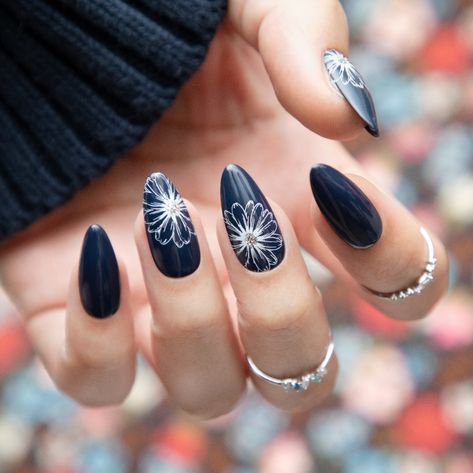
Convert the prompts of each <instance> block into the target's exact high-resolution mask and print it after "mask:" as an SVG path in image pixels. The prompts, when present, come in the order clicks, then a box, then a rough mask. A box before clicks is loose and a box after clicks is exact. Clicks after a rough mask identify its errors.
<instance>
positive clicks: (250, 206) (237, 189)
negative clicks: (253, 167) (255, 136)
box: [220, 164, 284, 272]
mask: <svg viewBox="0 0 473 473" xmlns="http://www.w3.org/2000/svg"><path fill="white" fill-rule="evenodd" d="M220 198H221V202H222V212H223V219H224V222H225V226H226V228H227V233H228V238H229V239H230V243H231V245H232V248H233V250H234V251H235V254H236V256H237V258H238V259H239V261H240V263H241V264H242V265H243V266H244V267H245V268H247V269H249V270H250V271H255V272H261V271H268V270H270V269H273V268H275V267H276V266H277V265H278V264H279V263H280V262H281V261H282V260H283V258H284V241H283V238H282V235H281V231H280V229H279V225H278V222H277V220H276V218H275V217H274V214H273V211H272V209H271V207H270V205H269V204H268V201H267V200H266V198H265V197H264V195H263V193H262V192H261V190H260V189H259V187H258V186H257V185H256V183H255V181H253V179H252V178H251V176H250V175H249V174H248V173H247V172H246V171H245V170H244V169H242V168H241V167H239V166H237V165H236V164H230V165H229V166H227V167H226V168H225V170H224V171H223V174H222V180H221V183H220Z"/></svg>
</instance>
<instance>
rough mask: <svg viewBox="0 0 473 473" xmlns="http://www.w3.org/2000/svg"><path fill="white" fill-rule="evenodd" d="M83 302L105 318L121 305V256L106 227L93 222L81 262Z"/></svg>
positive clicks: (90, 312)
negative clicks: (119, 266)
mask: <svg viewBox="0 0 473 473" xmlns="http://www.w3.org/2000/svg"><path fill="white" fill-rule="evenodd" d="M79 293H80V299H81V302H82V306H83V307H84V309H85V311H86V312H87V313H88V314H89V315H91V316H92V317H96V318H98V319H105V318H107V317H110V316H111V315H113V314H114V313H115V312H116V311H117V310H118V307H119V305H120V276H119V271H118V264H117V258H116V257H115V253H114V251H113V248H112V244H111V243H110V240H109V239H108V236H107V234H106V233H105V230H104V229H103V228H102V227H101V226H100V225H91V226H90V227H89V228H88V230H87V232H86V233H85V236H84V242H83V244H82V252H81V256H80V264H79Z"/></svg>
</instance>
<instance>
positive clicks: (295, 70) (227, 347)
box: [0, 0, 447, 417]
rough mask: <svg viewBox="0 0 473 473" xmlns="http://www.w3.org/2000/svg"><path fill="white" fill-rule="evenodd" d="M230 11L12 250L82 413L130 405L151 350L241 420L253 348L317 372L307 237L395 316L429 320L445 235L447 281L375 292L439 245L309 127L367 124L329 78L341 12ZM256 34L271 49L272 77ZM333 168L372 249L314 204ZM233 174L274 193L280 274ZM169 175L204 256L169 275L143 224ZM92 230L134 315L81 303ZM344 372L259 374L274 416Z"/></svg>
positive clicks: (339, 42) (14, 288) (196, 395)
mask: <svg viewBox="0 0 473 473" xmlns="http://www.w3.org/2000/svg"><path fill="white" fill-rule="evenodd" d="M271 5H273V6H272V7H271V8H270V6H271ZM274 5H276V6H274ZM229 8H230V11H229V17H230V19H229V23H228V24H227V25H225V26H224V28H222V31H221V32H220V33H219V36H218V38H217V39H216V41H215V42H214V44H213V45H212V47H211V50H210V52H209V55H208V58H207V60H206V63H205V64H204V66H203V67H202V69H201V71H200V72H198V74H197V75H196V76H195V77H194V79H193V80H192V81H191V82H190V83H189V84H188V85H187V86H186V87H185V88H184V90H182V92H181V94H180V96H179V98H178V100H177V101H176V103H175V105H174V106H173V108H172V109H171V110H169V112H168V113H167V114H166V116H165V117H163V119H162V120H161V121H160V122H159V123H158V124H157V125H156V126H155V127H154V128H153V129H152V130H151V131H150V133H149V135H148V136H147V138H146V139H145V140H144V141H143V142H142V143H141V144H140V145H139V146H138V147H136V148H135V149H134V150H133V151H131V152H130V153H129V154H128V155H127V156H126V157H125V158H124V159H122V160H121V161H120V162H118V163H117V164H116V165H115V166H114V167H113V168H112V169H111V170H110V171H109V172H108V173H107V174H106V175H105V176H103V177H102V178H100V179H97V180H96V181H94V182H93V183H92V184H91V185H90V186H89V187H87V189H85V190H83V191H82V192H80V193H78V194H77V195H76V197H75V198H74V199H73V200H72V201H71V202H69V203H68V204H66V205H64V206H63V207H61V208H59V209H57V210H55V211H54V212H52V213H51V214H50V215H48V216H47V217H45V218H43V219H41V220H40V221H38V222H37V223H35V224H34V225H32V226H31V227H30V228H29V229H28V230H26V231H24V232H22V233H21V234H18V235H16V236H15V237H14V238H12V239H11V240H10V241H8V242H5V243H4V244H3V245H2V247H1V254H0V274H1V278H2V282H3V284H4V285H5V287H6V289H7V291H8V293H9V294H10V296H11V298H12V299H13V301H14V302H15V304H16V305H17V307H18V308H19V310H20V311H21V313H22V314H23V315H24V317H25V322H26V326H27V329H28V332H29V334H30V336H31V339H32V341H33V343H34V345H35V347H36V350H37V352H38V354H39V356H40V357H41V358H42V360H43V362H44V363H45V366H46V368H47V370H48V372H49V373H50V375H51V377H52V378H53V379H54V381H55V382H56V384H57V385H58V386H59V387H60V388H61V389H63V390H64V391H65V392H67V393H68V394H70V395H71V396H72V397H74V398H75V399H77V400H78V401H80V402H82V403H84V404H87V405H103V404H113V403H118V402H121V401H122V400H123V399H124V397H125V396H126V395H127V393H128V391H129V389H130V387H131V385H132V383H133V379H134V369H135V354H136V351H137V350H140V351H141V352H142V353H144V355H145V356H146V358H147V359H148V360H149V361H150V363H151V364H152V365H153V366H154V368H155V369H156V371H157V373H158V374H159V376H160V378H161V380H162V382H163V384H164V385H165V387H166V389H167V390H168V392H169V394H170V396H171V397H172V398H173V399H174V401H175V402H176V403H177V404H178V405H179V406H181V407H182V408H183V409H185V410H187V411H189V412H191V413H194V414H197V415H200V416H202V417H214V416H217V415H219V414H222V413H224V412H228V411H229V410H230V409H231V408H232V407H233V406H234V404H235V403H236V401H237V400H238V399H239V398H240V397H241V396H242V394H243V392H244V390H245V385H246V377H247V368H246V363H245V361H244V356H243V353H248V354H249V355H250V356H251V357H252V359H253V360H254V361H255V363H256V365H257V366H258V367H260V368H261V369H262V370H263V371H265V372H266V373H269V374H271V375H273V376H275V377H285V376H295V375H298V374H302V373H305V372H307V371H310V370H313V369H314V368H316V367H317V365H318V364H319V363H320V361H321V360H322V358H323V356H324V354H325V350H326V349H327V345H328V343H329V339H330V335H329V328H328V322H327V319H326V316H325V313H324V309H323V304H322V300H321V296H320V294H319V293H318V291H317V290H316V289H315V288H314V286H313V283H312V281H311V280H310V279H309V277H308V275H307V271H306V269H305V266H304V264H303V262H302V259H301V256H300V254H299V250H298V248H299V244H300V245H302V246H303V247H305V248H306V249H307V250H308V251H309V252H310V253H312V254H313V255H314V256H315V257H316V258H317V259H319V260H320V261H321V262H322V263H323V264H325V265H326V266H327V267H329V268H330V269H331V270H332V271H333V272H334V273H335V274H336V275H337V276H339V277H340V278H342V279H343V280H344V281H345V283H346V284H347V288H349V289H350V290H355V291H358V292H359V293H360V294H361V295H362V296H363V297H365V298H366V299H367V300H368V301H369V302H370V303H372V304H373V305H375V306H376V307H378V308H379V309H380V310H382V311H383V312H385V313H386V314H388V315H390V316H392V317H394V318H399V319H403V320H413V319H416V318H419V317H422V316H423V315H425V314H426V313H427V312H428V310H429V309H430V307H431V306H432V305H433V304H434V303H435V302H436V301H437V300H438V298H439V297H440V296H441V294H442V293H443V291H444V290H445V287H446V282H447V259H446V255H445V251H444V249H443V247H442V245H441V244H440V243H439V242H438V240H437V239H435V238H434V245H435V251H436V256H437V259H438V263H437V268H436V270H435V278H434V281H433V282H432V283H431V284H430V285H429V286H428V287H427V288H426V289H425V290H424V291H423V292H422V294H421V295H419V296H414V297H411V298H409V299H407V300H405V301H398V302H391V301H386V300H383V299H379V298H378V297H376V296H373V295H371V294H369V293H368V292H367V291H365V290H363V289H362V288H361V286H367V287H370V288H371V289H374V290H377V291H380V292H391V291H394V290H397V289H399V288H403V287H406V286H407V285H409V284H411V282H412V281H414V280H416V279H417V278H418V276H419V274H420V273H421V272H422V270H423V268H424V266H425V256H426V250H425V242H424V240H423V238H422V236H421V235H420V233H419V227H420V224H419V222H417V221H416V220H415V218H414V217H413V216H412V215H410V214H409V212H407V211H406V210H405V209H404V208H403V207H402V206H401V205H400V204H399V203H397V202H396V201H395V200H394V199H393V198H392V197H390V196H387V195H386V194H384V193H383V192H382V191H380V190H379V189H378V188H376V187H375V186H374V185H373V184H372V183H371V182H370V181H369V180H367V178H366V177H364V172H363V170H362V169H361V168H360V166H359V165H358V164H357V163H356V162H355V161H354V160H353V159H352V158H351V157H350V156H348V154H347V153H346V151H345V150H344V149H343V148H342V147H341V146H340V145H339V144H337V143H335V142H331V141H327V140H325V139H323V138H321V137H320V136H317V135H316V134H314V133H312V132H311V131H309V129H310V130H313V131H315V132H317V133H319V134H321V135H323V136H327V137H330V138H347V137H350V136H353V135H354V134H355V133H357V132H359V131H361V130H362V128H363V126H364V125H365V124H364V123H363V122H362V121H361V120H360V119H359V117H358V116H357V115H356V114H355V113H354V112H353V110H352V109H351V108H350V107H349V105H348V104H347V102H346V101H345V100H344V99H343V98H342V97H340V96H339V95H338V94H337V93H336V92H335V90H334V89H333V87H331V86H330V83H329V80H328V78H327V76H326V73H325V72H324V69H323V63H322V59H321V58H322V54H323V51H325V50H326V49H327V48H328V47H334V48H336V49H338V50H341V51H346V49H347V34H346V25H345V22H344V18H343V14H342V12H341V10H340V7H339V5H338V3H336V2H335V1H329V2H326V3H324V4H323V5H321V4H319V5H316V4H314V3H313V2H309V1H307V2H305V1H300V2H299V3H298V6H297V8H295V7H294V6H293V5H292V6H291V5H290V2H283V1H279V2H257V1H252V2H243V1H238V0H234V1H233V2H230V7H229ZM334 25H337V27H334ZM242 38H244V39H245V40H246V41H248V42H249V43H250V44H252V45H253V46H255V47H258V49H259V52H260V54H261V56H262V57H263V62H264V66H263V62H262V61H261V57H260V56H259V55H258V54H257V53H256V52H255V50H254V49H252V48H251V47H250V46H249V45H248V44H247V43H246V42H245V40H244V39H242ZM265 68H266V71H267V72H266V71H265ZM268 74H269V76H268ZM274 91H276V94H277V98H278V99H279V101H278V100H277V98H276V95H275V93H274ZM281 104H282V105H283V106H284V107H285V108H286V110H284V108H283V107H282V106H281ZM287 112H289V113H287ZM294 117H295V118H294ZM301 123H303V124H304V125H305V127H304V126H302V125H301ZM306 127H307V128H309V129H307V128H306ZM322 161H323V162H327V163H329V164H330V165H331V166H333V167H335V168H337V169H339V170H340V171H342V172H343V174H345V175H348V176H349V177H350V179H351V180H353V181H354V182H355V183H356V184H357V185H358V186H359V187H360V188H361V189H362V191H363V192H364V194H366V195H367V196H368V198H369V200H370V201H371V202H372V203H373V205H374V206H375V208H376V210H377V212H378V213H379V215H380V218H381V220H382V223H383V232H382V235H381V238H380V239H379V241H377V242H376V244H375V245H373V246H372V247H371V248H368V249H363V250H360V249H354V248H353V247H351V246H350V245H347V244H346V242H344V241H342V240H341V239H340V238H339V236H338V234H336V233H335V232H334V231H333V229H332V227H331V226H330V225H329V223H328V221H327V220H326V218H325V217H323V215H322V214H321V212H320V210H319V208H318V207H317V206H316V205H315V204H314V199H313V197H312V195H311V191H310V184H309V171H310V168H311V167H312V166H313V165H315V164H316V163H318V162H322ZM228 163H238V164H240V165H241V166H243V167H244V168H245V169H247V170H248V171H249V172H250V173H251V175H252V176H253V178H254V179H255V180H256V182H257V183H258V185H259V186H260V187H261V189H262V190H263V192H264V193H265V195H266V196H267V197H268V198H271V199H272V200H271V201H270V205H271V208H272V211H273V212H274V216H275V218H276V220H277V222H278V224H279V229H280V233H281V235H282V238H283V240H284V247H285V255H284V257H283V259H282V260H281V261H280V264H278V265H277V266H276V267H274V268H273V269H271V270H270V271H265V272H252V271H249V270H247V269H245V268H244V267H243V266H242V265H241V264H240V262H239V261H238V259H237V258H236V257H235V254H234V252H233V250H232V247H231V245H230V243H229V241H228V237H227V236H226V233H225V227H224V224H223V221H222V218H221V211H220V210H219V209H218V196H219V189H218V186H219V179H220V174H221V172H222V170H223V169H224V168H225V166H226V165H227V164H228ZM157 170H158V171H162V172H164V173H165V174H166V175H167V176H169V177H170V178H171V179H172V180H173V181H174V182H175V183H176V185H177V187H178V189H179V190H180V191H181V192H182V194H183V196H184V197H185V198H187V199H189V201H190V202H192V204H193V205H192V204H190V203H188V208H189V212H190V215H191V217H192V220H193V222H194V226H195V231H196V233H197V237H198V241H199V244H200V252H201V257H200V265H199V268H198V269H197V270H196V271H195V272H194V273H193V274H191V275H189V276H187V277H185V278H180V279H175V278H168V277H165V276H164V275H163V274H162V273H161V272H160V271H159V270H158V269H157V267H156V265H155V264H154V262H153V259H152V256H151V252H150V249H149V246H148V242H147V235H146V230H145V226H144V224H143V216H142V215H141V213H140V214H139V215H138V217H137V213H138V212H139V208H140V205H141V200H142V189H143V183H144V181H145V179H146V177H147V176H148V175H149V174H150V173H152V172H154V171H157ZM288 190H289V192H288ZM275 202H277V203H278V204H279V205H278V204H276V203H275ZM135 220H136V223H135V236H133V233H134V232H133V225H134V222H135ZM215 220H217V222H218V223H217V224H218V235H219V242H220V243H218V242H217V237H216V234H215V231H214V228H215ZM94 223H99V224H100V225H102V226H103V227H104V228H105V229H106V231H107V233H108V235H109V237H110V240H111V242H112V244H113V247H114V249H115V252H116V254H117V256H118V259H119V266H120V281H121V282H120V285H121V297H120V305H119V308H118V311H117V312H116V313H115V315H113V316H112V317H108V318H105V319H97V318H93V317H90V316H89V315H88V314H87V313H86V312H85V311H84V308H83V306H82V304H81V301H80V294H79V284H78V261H79V253H80V246H81V239H82V237H83V234H84V232H85V230H86V229H87V227H88V226H89V225H91V224H94ZM136 249H138V253H137V251H136ZM138 254H139V256H138ZM225 296H226V298H225ZM235 296H236V297H235ZM227 302H228V304H227ZM232 321H233V323H232ZM236 327H238V329H236ZM335 377H336V361H335V358H333V359H332V361H331V363H330V365H329V367H328V374H327V376H326V377H325V378H324V379H323V381H322V382H321V383H319V384H316V383H313V384H311V386H310V388H309V389H308V390H307V391H303V392H298V393H295V392H293V391H288V392H286V391H284V390H283V389H281V388H280V387H276V386H271V385H269V384H267V383H266V382H264V381H261V380H260V379H257V378H254V379H253V380H254V383H255V385H256V387H257V388H258V389H259V391H260V392H261V393H262V394H263V395H264V396H265V397H266V398H267V399H269V400H270V401H271V402H272V403H273V404H274V405H276V406H278V407H281V408H283V409H288V410H301V409H307V408H310V407H311V406H313V405H314V404H315V403H317V402H320V401H321V400H323V399H324V397H326V396H327V395H328V393H329V392H330V391H331V389H332V386H333V382H334V379H335Z"/></svg>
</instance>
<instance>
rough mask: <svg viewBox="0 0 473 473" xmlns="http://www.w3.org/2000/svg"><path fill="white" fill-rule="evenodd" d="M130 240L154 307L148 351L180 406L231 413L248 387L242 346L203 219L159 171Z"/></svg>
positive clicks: (202, 414) (212, 413)
mask: <svg viewBox="0 0 473 473" xmlns="http://www.w3.org/2000/svg"><path fill="white" fill-rule="evenodd" d="M143 220H144V222H145V223H144V222H143ZM135 239H136V245H137V248H138V253H139V256H140V261H141V265H142V269H143V275H144V279H145V284H146V288H147V292H148V298H149V304H150V307H151V314H152V318H151V319H150V317H149V316H148V317H146V315H147V314H145V316H144V320H146V321H147V323H149V322H150V321H151V337H150V338H149V340H148V341H146V340H145V342H144V344H145V347H147V348H145V351H146V354H147V356H148V358H149V359H150V360H151V361H152V363H153V365H154V366H155V368H156V370H157V372H158V374H159V376H160V378H161V381H162V382H163V384H164V386H165V387H166V389H167V391H168V392H169V394H170V397H171V398H172V399H173V400H174V401H175V402H176V403H177V404H178V405H179V406H180V407H181V408H182V409H184V410H186V411H187V412H189V413H191V414H194V415H197V416H199V417H203V418H210V417H216V416H218V415H221V414H224V413H226V412H229V411H230V410H231V409H232V408H233V407H234V405H235V403H236V402H237V401H238V399H239V398H240V397H241V395H242V394H243V392H244V391H245V389H246V374H245V370H244V364H243V362H242V358H241V353H240V349H239V346H238V343H237V340H236V337H235V335H234V331H233V328H232V324H231V320H230V317H229V315H228V310H227V305H226V302H225V299H224V297H223V294H222V291H221V288H220V285H219V282H218V279H217V275H216V272H215V268H214V266H213V262H212V258H211V255H210V252H209V248H208V246H207V242H206V239H205V236H204V232H203V229H202V226H201V223H200V220H199V218H198V216H197V214H196V212H195V210H194V209H193V208H192V206H190V205H188V204H187V205H186V204H185V203H184V201H183V200H182V198H181V197H180V195H179V194H178V193H177V191H176V189H175V187H174V185H173V184H172V183H171V182H170V181H169V180H168V179H167V178H166V177H165V176H164V175H163V174H159V173H156V174H153V175H151V176H150V177H149V178H148V180H147V182H146V185H145V195H144V217H143V214H141V213H140V215H138V217H137V220H136V225H135ZM148 327H149V325H148V326H147V327H146V328H144V329H143V327H142V333H143V337H146V335H145V334H146V333H147V334H148V335H149V328H148Z"/></svg>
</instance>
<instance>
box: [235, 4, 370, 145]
mask: <svg viewBox="0 0 473 473" xmlns="http://www.w3.org/2000/svg"><path fill="white" fill-rule="evenodd" d="M228 9H229V17H230V21H231V23H232V24H233V26H234V28H235V29H236V30H237V31H238V32H239V34H241V36H242V37H243V38H244V39H245V40H246V41H247V42H249V43H250V44H251V45H252V46H254V47H255V48H256V49H258V51H259V52H260V54H261V57H262V59H263V62H264V64H265V67H266V70H267V71H268V74H269V77H270V79H271V81H272V84H273V87H274V90H275V92H276V95H277V97H278V99H279V101H280V102H281V104H282V105H283V106H284V107H285V108H286V110H287V111H288V112H289V113H291V114H292V115H293V116H294V117H296V118H297V119H298V120H299V121H300V122H301V123H302V124H304V125H305V126H306V127H308V128H310V129H311V130H313V131H315V132H317V133H318V134H320V135H322V136H325V137H327V138H332V139H349V138H352V137H353V136H355V135H357V134H358V133H359V132H360V131H361V130H362V128H363V127H364V128H366V130H367V131H368V132H369V133H371V134H372V135H374V136H378V134H379V130H378V124H377V118H376V112H375V108H374V104H373V101H372V98H371V95H370V93H369V91H368V89H367V87H366V85H365V83H364V81H363V79H362V78H361V76H360V75H359V73H358V72H357V71H356V69H355V68H354V67H353V65H352V64H351V63H350V62H349V61H348V60H347V59H346V58H345V56H344V53H346V51H348V26H347V21H346V17H345V13H344V11H343V8H342V7H341V5H340V3H339V2H338V0H324V1H323V2H315V1H314V0H297V2H294V1H291V0H230V2H229V5H228Z"/></svg>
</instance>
